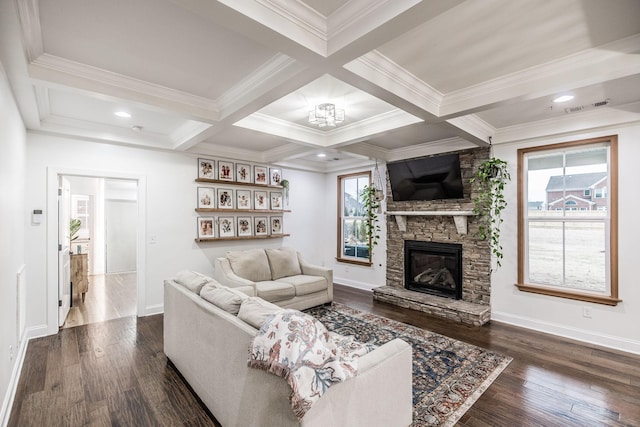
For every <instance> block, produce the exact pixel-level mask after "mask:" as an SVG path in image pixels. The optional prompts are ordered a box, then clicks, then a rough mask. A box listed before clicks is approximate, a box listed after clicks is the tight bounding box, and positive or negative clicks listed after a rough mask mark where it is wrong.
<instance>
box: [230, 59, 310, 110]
mask: <svg viewBox="0 0 640 427" xmlns="http://www.w3.org/2000/svg"><path fill="white" fill-rule="evenodd" d="M304 68H305V67H304V66H302V65H300V64H299V63H298V61H296V60H295V59H293V58H290V57H289V56H287V55H284V54H281V53H278V54H276V55H274V56H273V57H271V58H270V59H269V60H268V61H267V62H265V63H264V64H263V65H262V66H261V67H260V68H258V69H256V70H255V71H253V72H252V73H251V74H249V75H248V76H247V77H245V78H244V79H243V80H242V81H240V82H239V83H237V84H236V85H234V86H233V87H232V88H230V89H229V90H227V91H226V92H225V93H223V94H222V95H221V96H220V97H219V98H218V102H217V104H218V107H219V110H220V112H221V114H220V117H221V118H225V117H228V116H229V115H230V114H231V113H232V112H235V111H237V109H238V108H240V107H241V106H243V105H245V104H246V103H247V102H250V101H251V100H253V99H255V98H256V97H257V96H259V95H261V94H263V93H264V92H266V91H267V90H268V88H267V86H269V85H267V82H269V81H274V80H277V81H280V80H284V79H287V78H289V77H291V75H292V74H297V73H299V72H300V71H301V70H303V69H304Z"/></svg>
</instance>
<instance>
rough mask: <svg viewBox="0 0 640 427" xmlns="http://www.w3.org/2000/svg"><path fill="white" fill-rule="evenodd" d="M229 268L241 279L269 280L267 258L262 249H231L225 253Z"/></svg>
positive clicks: (253, 280)
mask: <svg viewBox="0 0 640 427" xmlns="http://www.w3.org/2000/svg"><path fill="white" fill-rule="evenodd" d="M227 259H228V260H229V264H230V265H231V269H232V270H233V272H234V273H236V274H237V275H238V276H240V277H242V278H243V279H247V280H251V281H252V282H263V281H265V280H271V270H270V269H269V260H268V259H267V255H266V254H265V253H264V249H249V250H247V251H231V252H228V253H227Z"/></svg>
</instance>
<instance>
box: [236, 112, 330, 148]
mask: <svg viewBox="0 0 640 427" xmlns="http://www.w3.org/2000/svg"><path fill="white" fill-rule="evenodd" d="M234 126H239V127H242V128H246V129H251V130H255V131H258V132H263V133H268V134H271V135H276V136H279V137H281V138H286V139H294V140H296V141H300V142H303V143H307V144H310V145H313V146H316V147H322V148H326V147H328V142H327V136H326V133H325V132H322V131H319V130H317V129H311V128H308V127H306V126H302V125H299V124H297V123H292V122H289V121H286V120H282V119H278V118H276V117H273V116H268V115H266V114H262V113H258V112H256V113H253V114H251V115H250V116H247V117H245V118H244V119H242V120H239V121H237V122H236V123H234Z"/></svg>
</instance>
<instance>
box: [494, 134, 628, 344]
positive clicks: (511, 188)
mask: <svg viewBox="0 0 640 427" xmlns="http://www.w3.org/2000/svg"><path fill="white" fill-rule="evenodd" d="M614 134H617V135H618V150H619V153H618V165H619V171H618V174H619V175H618V180H619V205H618V228H619V239H618V254H619V255H618V272H619V283H618V288H619V297H620V298H621V299H622V303H620V304H618V305H617V306H616V307H610V306H605V305H601V304H591V303H587V302H581V301H573V300H568V299H563V298H555V297H551V296H544V295H536V294H532V293H526V292H520V291H519V290H518V289H517V288H516V287H515V286H514V284H515V283H516V278H517V267H518V265H517V201H516V197H517V181H516V176H517V175H516V169H517V152H516V150H517V149H518V148H522V147H529V146H537V145H545V144H552V143H557V142H564V141H573V140H580V139H586V138H592V137H596V136H605V135H614ZM639 142H640V126H638V125H636V126H629V127H622V128H619V129H607V130H604V131H597V132H589V133H580V134H574V135H571V136H565V137H554V138H545V139H536V140H533V141H527V142H526V143H518V144H515V143H514V144H504V145H503V144H501V145H496V146H495V147H494V155H495V156H496V157H500V158H502V159H504V160H506V161H508V162H509V168H510V172H511V176H512V178H513V180H512V182H511V183H510V184H509V185H508V186H507V188H506V197H507V201H508V203H509V206H508V208H507V210H506V211H505V212H504V216H503V218H504V225H503V229H502V233H501V241H502V245H503V248H504V260H503V261H502V267H501V268H499V269H498V270H497V271H495V272H494V274H493V277H492V280H491V306H492V319H494V320H498V321H503V322H508V323H512V324H515V325H519V326H524V327H528V328H532V329H537V330H541V331H544V332H549V333H552V334H557V335H562V336H566V337H570V338H575V339H578V340H582V341H588V342H593V343H596V344H600V345H605V346H609V347H614V348H618V349H622V350H625V351H630V352H634V353H640V327H638V325H640V286H638V274H637V267H636V265H635V264H636V263H637V262H638V259H637V258H638V257H637V253H638V242H640V226H639V225H638V214H639V213H640V198H639V197H638V189H637V184H638V182H640V178H639V175H638V159H640V144H639ZM585 306H588V307H590V308H591V312H592V317H591V318H585V317H583V316H582V311H583V310H582V309H583V307H585Z"/></svg>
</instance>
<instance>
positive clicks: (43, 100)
mask: <svg viewBox="0 0 640 427" xmlns="http://www.w3.org/2000/svg"><path fill="white" fill-rule="evenodd" d="M33 92H34V94H35V96H36V105H37V108H38V116H39V118H40V123H42V121H43V120H46V119H47V117H49V116H50V115H51V102H50V100H49V88H46V87H44V86H38V85H36V86H34V87H33Z"/></svg>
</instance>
